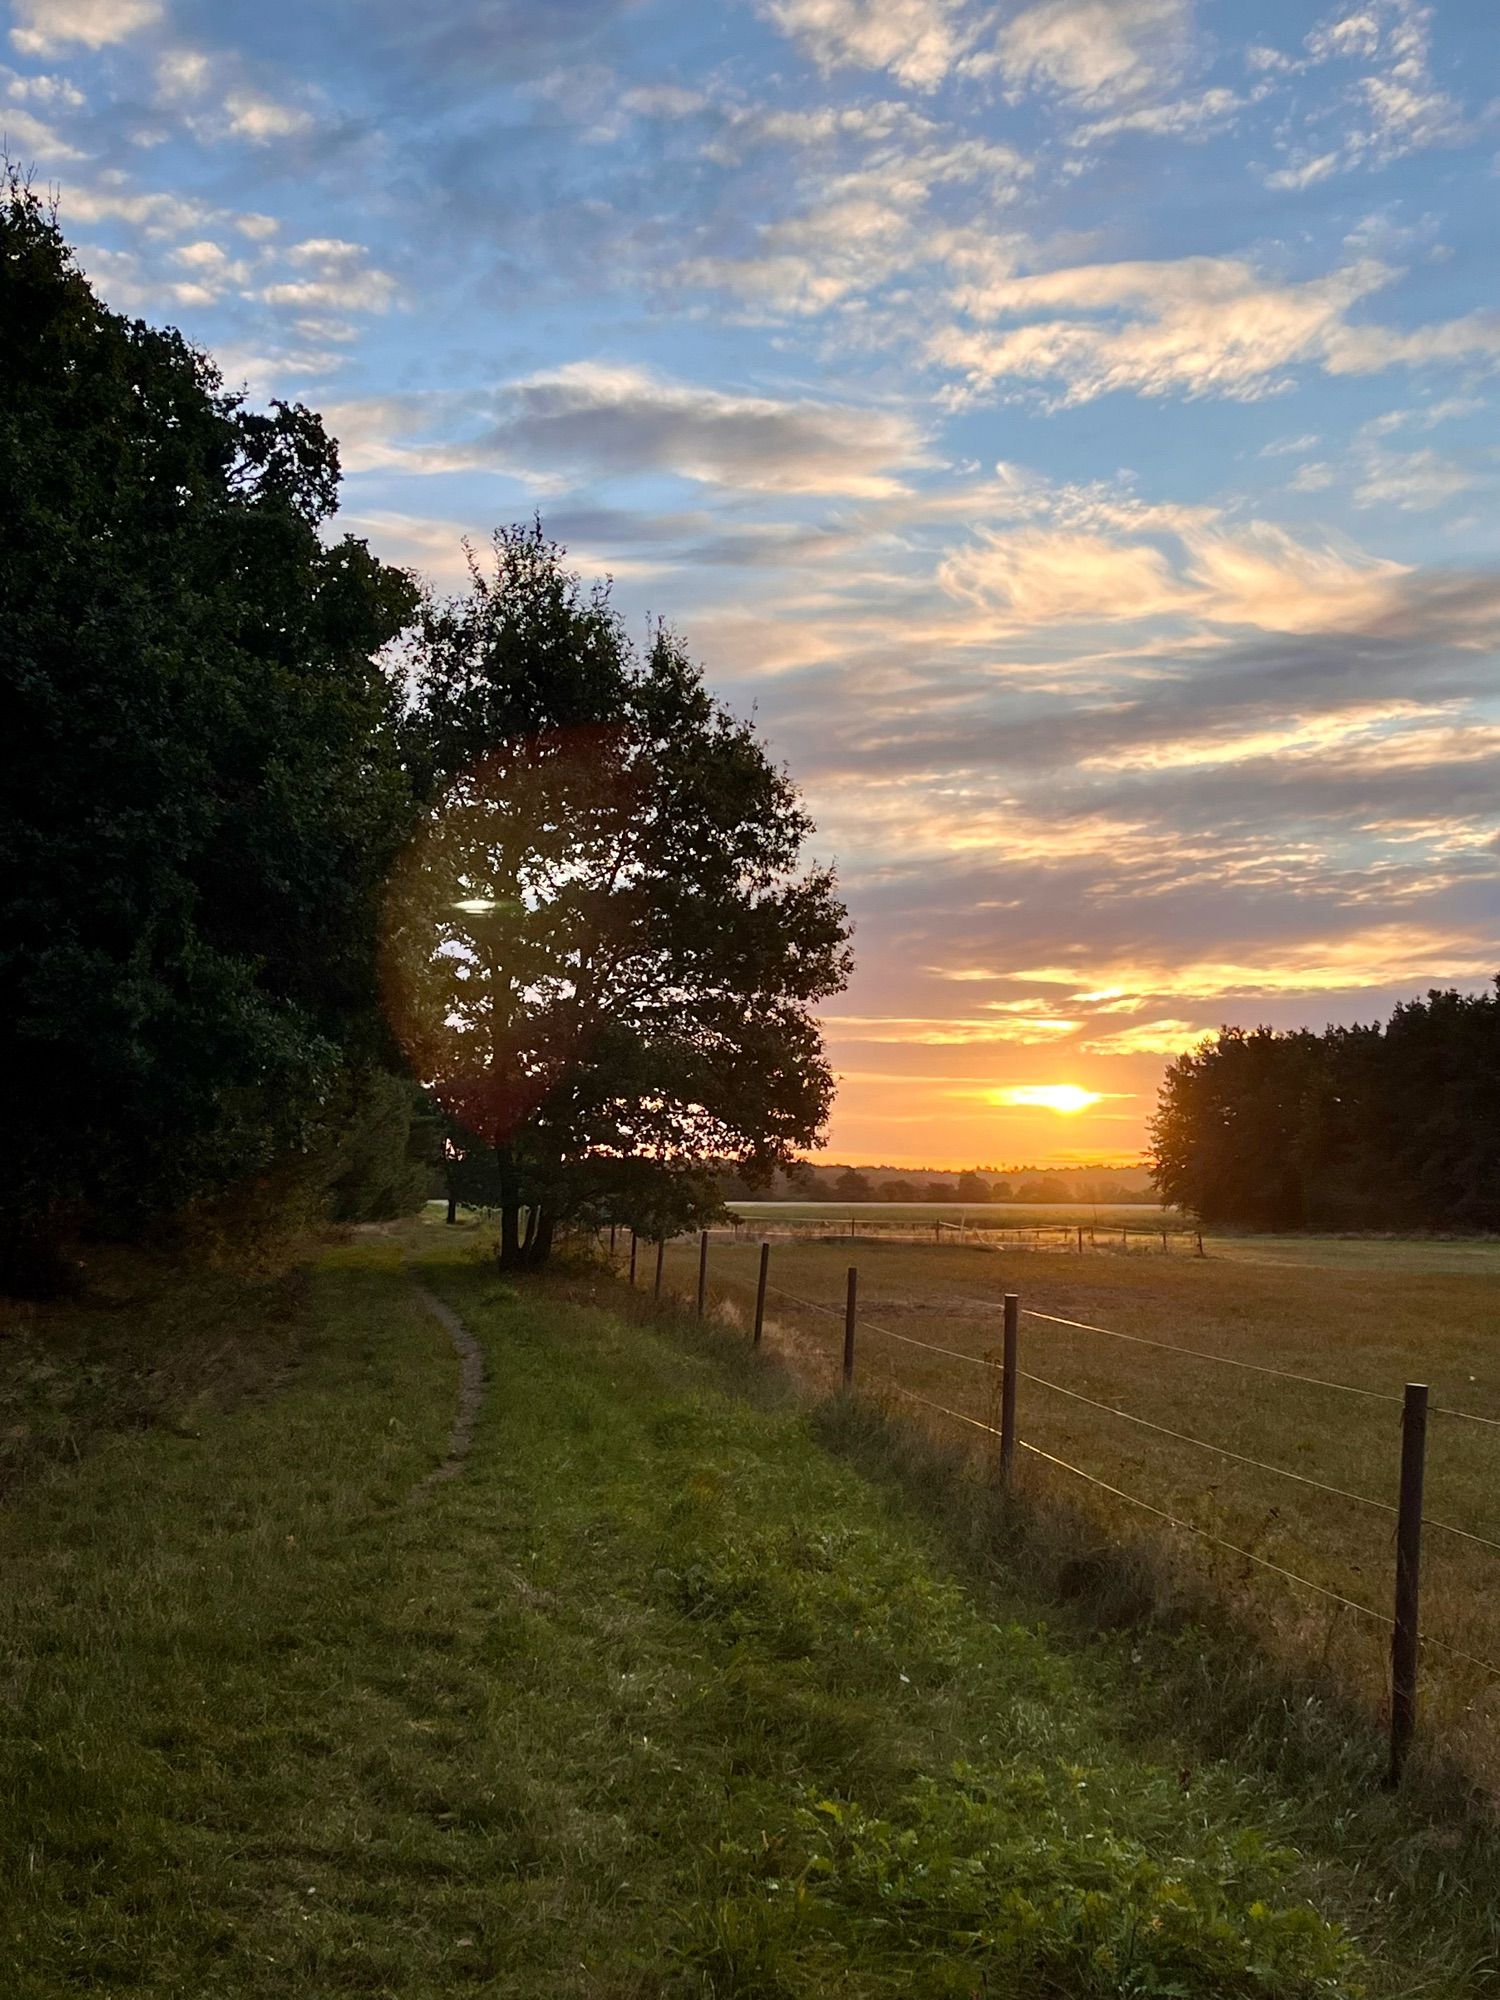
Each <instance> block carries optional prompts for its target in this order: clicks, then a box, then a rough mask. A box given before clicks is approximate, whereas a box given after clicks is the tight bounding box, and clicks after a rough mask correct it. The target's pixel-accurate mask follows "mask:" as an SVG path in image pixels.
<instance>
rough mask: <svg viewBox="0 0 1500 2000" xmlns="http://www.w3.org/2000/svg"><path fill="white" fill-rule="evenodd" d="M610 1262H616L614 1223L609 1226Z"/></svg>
mask: <svg viewBox="0 0 1500 2000" xmlns="http://www.w3.org/2000/svg"><path fill="white" fill-rule="evenodd" d="M609 1261H610V1262H611V1263H613V1262H614V1261H615V1225H614V1224H613V1223H611V1224H610V1225H609Z"/></svg>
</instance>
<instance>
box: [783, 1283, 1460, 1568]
mask: <svg viewBox="0 0 1500 2000" xmlns="http://www.w3.org/2000/svg"><path fill="white" fill-rule="evenodd" d="M766 1290H767V1292H768V1293H770V1292H775V1293H776V1295H777V1297H778V1298H784V1299H788V1300H790V1301H791V1302H792V1303H793V1304H794V1305H800V1306H805V1307H806V1308H807V1309H808V1310H809V1311H811V1312H821V1313H827V1314H829V1315H830V1316H831V1317H832V1318H834V1319H842V1318H843V1310H842V1308H841V1307H838V1306H825V1305H822V1304H820V1303H819V1302H818V1301H817V1300H816V1299H804V1298H801V1297H800V1296H799V1295H798V1294H797V1293H795V1292H788V1291H784V1290H782V1289H781V1288H780V1287H779V1286H775V1285H767V1286H766ZM1021 1310H1022V1314H1023V1316H1024V1317H1028V1318H1031V1319H1042V1320H1051V1321H1054V1322H1056V1323H1057V1324H1059V1325H1062V1326H1074V1327H1078V1328H1080V1329H1081V1330H1082V1331H1084V1332H1087V1333H1104V1334H1108V1335H1109V1336H1110V1338H1111V1339H1114V1340H1128V1341H1134V1342H1138V1343H1139V1344H1140V1345H1142V1346H1145V1347H1162V1348H1165V1349H1166V1350H1167V1352H1169V1353H1173V1354H1191V1355H1193V1356H1194V1358H1195V1359H1198V1360H1203V1361H1226V1362H1227V1363H1228V1364H1229V1365H1230V1366H1231V1367H1236V1368H1255V1369H1256V1371H1257V1372H1258V1373H1261V1374H1270V1375H1278V1376H1281V1377H1283V1378H1284V1379H1286V1380H1288V1381H1293V1382H1319V1383H1322V1385H1323V1386H1324V1387H1327V1388H1337V1389H1348V1390H1349V1392H1350V1393H1351V1394H1352V1395H1356V1396H1370V1397H1376V1398H1378V1399H1379V1400H1380V1401H1382V1402H1391V1403H1395V1404H1397V1405H1398V1406H1399V1405H1400V1402H1401V1398H1400V1397H1399V1396H1386V1395H1383V1394H1382V1393H1381V1392H1380V1391H1379V1390H1376V1389H1360V1388H1356V1387H1354V1386H1353V1385H1352V1384H1349V1383H1343V1382H1324V1380H1323V1378H1322V1377H1321V1376H1315V1375H1307V1376H1303V1375H1294V1374H1292V1373H1291V1372H1290V1371H1288V1370H1286V1369H1274V1368H1261V1367H1260V1366H1259V1364H1258V1363H1255V1362H1242V1361H1235V1360H1233V1359H1232V1357H1230V1356H1227V1355H1217V1354H1202V1353H1201V1352H1200V1351H1199V1350H1198V1349H1196V1348H1191V1347H1175V1346H1173V1345H1172V1344H1171V1343H1170V1342H1167V1341H1160V1340H1147V1339H1146V1338H1145V1336H1144V1335H1141V1334H1132V1333H1116V1332H1115V1331H1114V1330H1113V1329H1112V1328H1110V1327H1102V1326H1090V1325H1088V1324H1087V1322H1086V1321H1083V1320H1065V1319H1062V1318H1061V1316H1060V1315H1059V1314H1057V1313H1039V1312H1034V1311H1032V1310H1031V1309H1030V1308H1029V1307H1022V1309H1021ZM858 1327H859V1331H860V1332H861V1333H875V1334H880V1335H882V1336H883V1337H884V1338H885V1339H887V1340H898V1341H900V1342H901V1343H902V1345H903V1346H906V1347H916V1348H921V1349H923V1350H924V1351H925V1352H926V1353H928V1354H939V1355H942V1356H944V1357H945V1358H946V1359H948V1360H951V1361H965V1362H968V1363H969V1365H970V1366H971V1367H975V1368H987V1369H989V1370H990V1372H991V1373H992V1374H995V1375H1003V1374H1004V1369H1003V1368H1002V1366H1001V1364H1000V1363H999V1362H998V1361H994V1360H991V1359H990V1358H989V1357H987V1356H985V1355H980V1354H965V1353H964V1352H963V1351H962V1350H961V1349H960V1348H956V1347H943V1346H941V1345H939V1343H938V1342H936V1341H932V1340H918V1339H917V1338H916V1336H915V1335H914V1334H910V1333H898V1332H897V1331H896V1329H895V1328H894V1327H890V1326H881V1325H879V1324H878V1322H876V1321H874V1320H867V1319H864V1318H861V1319H860V1320H859V1322H858ZM1016 1375H1017V1380H1018V1381H1022V1382H1032V1383H1035V1385H1036V1386H1037V1387H1038V1388H1040V1389H1049V1390H1051V1391H1052V1393H1053V1394H1054V1395H1058V1396H1066V1397H1067V1398H1068V1399H1069V1400H1070V1401H1071V1402H1075V1403H1084V1404H1087V1406H1088V1407H1089V1408H1090V1409H1093V1410H1100V1411H1102V1412H1103V1413H1104V1414H1105V1415H1106V1416H1111V1417H1118V1418H1120V1419H1121V1421H1122V1422H1124V1423H1127V1424H1136V1425H1138V1426H1139V1427H1140V1428H1141V1429H1142V1430H1148V1431H1154V1432H1155V1433H1156V1434H1157V1435H1158V1436H1160V1437H1165V1438H1171V1439H1172V1440H1173V1441H1174V1442H1175V1443H1177V1444H1190V1445H1193V1446H1195V1447H1196V1448H1197V1449H1198V1450H1199V1451H1210V1452H1214V1453H1216V1454H1217V1455H1218V1456H1219V1457H1220V1458H1225V1459H1229V1460H1231V1461H1232V1462H1233V1463H1234V1464H1236V1465H1247V1466H1250V1467H1251V1468H1252V1469H1253V1470H1254V1471H1256V1472H1265V1473H1269V1474H1270V1475H1271V1476H1272V1477H1273V1478H1276V1479H1288V1480H1291V1481H1292V1482H1294V1484H1296V1485H1298V1486H1307V1487H1311V1488H1312V1489H1313V1490H1314V1491H1315V1492H1319V1493H1327V1494H1329V1495H1330V1496H1331V1497H1332V1498H1334V1499H1337V1500H1347V1501H1350V1502H1351V1503H1352V1504H1353V1505H1355V1506H1358V1507H1370V1508H1373V1509H1375V1510H1376V1511H1377V1512H1378V1513H1382V1514H1390V1515H1394V1514H1397V1513H1398V1512H1399V1509H1398V1508H1397V1507H1396V1506H1395V1505H1394V1504H1393V1503H1392V1502H1391V1501H1389V1500H1377V1499H1375V1498H1374V1496H1373V1495H1371V1494H1368V1493H1356V1492H1354V1491H1352V1489H1350V1488H1349V1487H1347V1486H1334V1485H1332V1484H1331V1483H1330V1482H1329V1481H1327V1480H1323V1479H1314V1478H1312V1477H1311V1476H1310V1475H1309V1474H1308V1473H1305V1472H1294V1471H1292V1469H1291V1467H1290V1466H1286V1465H1273V1464H1272V1463H1271V1462H1270V1461H1269V1460H1268V1459H1262V1458H1252V1457H1250V1456H1249V1455H1248V1453H1246V1452H1242V1451H1234V1450H1232V1449H1231V1448H1230V1447H1229V1446H1228V1445H1223V1444H1216V1443H1215V1442H1214V1441H1213V1439H1212V1438H1201V1437H1195V1436H1194V1435H1193V1434H1192V1433H1191V1432H1190V1431H1179V1430H1174V1429H1172V1428H1171V1426H1170V1425H1167V1424H1159V1423H1157V1422H1155V1420H1154V1419H1153V1418H1151V1417H1143V1416H1139V1415H1138V1414H1137V1413H1136V1412H1135V1411H1134V1410H1122V1409H1121V1408H1120V1407H1119V1405H1118V1404H1116V1403H1105V1402H1101V1401H1100V1400H1099V1399H1098V1398H1097V1397H1094V1396H1086V1395H1084V1394H1083V1392H1082V1391H1081V1390H1078V1389H1069V1388H1067V1387H1066V1386H1065V1385H1064V1384H1063V1383H1061V1382H1052V1381H1049V1380H1048V1378H1047V1377H1046V1376H1045V1375H1034V1374H1031V1373H1030V1372H1029V1371H1028V1370H1027V1369H1024V1368H1021V1369H1018V1370H1017V1371H1016ZM901 1393H902V1394H908V1393H910V1392H909V1391H905V1390H903V1391H901ZM919 1400H920V1399H919ZM932 1407H933V1408H934V1409H938V1408H940V1407H942V1406H941V1405H939V1404H936V1403H934V1404H933V1405H932ZM1437 1407H1438V1408H1441V1407H1442V1406H1441V1405H1438V1406H1437ZM947 1414H949V1415H952V1414H954V1413H953V1412H951V1411H950V1412H947ZM1451 1414H1453V1415H1455V1416H1462V1415H1466V1414H1467V1412H1464V1411H1453V1412H1452V1413H1451ZM1477 1421H1479V1422H1481V1423H1487V1422H1489V1421H1490V1420H1489V1419H1488V1418H1483V1417H1481V1418H1479V1419H1477ZM1033 1448H1034V1447H1028V1449H1033ZM1086 1476H1087V1475H1084V1474H1080V1477H1086ZM1140 1504H1141V1505H1142V1506H1144V1505H1145V1504H1146V1503H1145V1502H1144V1501H1142V1502H1141V1503H1140ZM1422 1525H1423V1527H1424V1528H1433V1529H1435V1530H1436V1531H1437V1532H1438V1533H1440V1534H1444V1535H1454V1536H1456V1537H1457V1538H1458V1539H1459V1540H1461V1541H1465V1542H1472V1543H1474V1545H1475V1546H1476V1547H1477V1548H1482V1549H1488V1550H1490V1551H1491V1552H1492V1553H1493V1554H1495V1555H1500V1542H1497V1541H1494V1540H1492V1539H1491V1538H1490V1537H1489V1536H1488V1535H1481V1534H1479V1533H1477V1532H1476V1531H1475V1530H1474V1529H1473V1528H1461V1527H1459V1526H1458V1524H1457V1523H1456V1522H1453V1521H1443V1520H1439V1519H1438V1518H1437V1517H1436V1516H1435V1515H1431V1514H1424V1515H1423V1516H1422ZM1226 1546H1227V1545H1226Z"/></svg>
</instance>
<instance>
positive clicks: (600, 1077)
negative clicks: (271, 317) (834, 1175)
mask: <svg viewBox="0 0 1500 2000" xmlns="http://www.w3.org/2000/svg"><path fill="white" fill-rule="evenodd" d="M414 741H415V744H416V746H417V756H418V758H419V759H421V760H424V761H425V766H426V769H427V772H428V774H429V777H430V782H431V799H432V802H431V806H430V809H429V810H428V812H427V813H426V815H425V818H424V820H423V823H422V825H421V829H420V832H419V834H418V837H417V838H416V840H415V841H414V842H413V844H412V846H411V848H410V850H409V851H408V853H407V854H406V856H405V858H404V860H403V861H402V863H401V864H400V865H399V866H398V868H397V870H396V873H395V876H394V879H393V882H392V887H391V891H390V896H389V904H388V911H387V922H386V926H385V934H384V947H383V961H382V963H383V972H382V978H383V989H384V993H385V996H386V1003H387V1009H388V1015H389V1018H390V1019H391V1020H392V1022H393V1023H394V1024H395V1026H396V1027H397V1030H398V1033H399V1034H400V1037H401V1039H402V1041H403V1042H404V1044H405V1046H406V1048H407V1050H408V1052H409V1056H410V1059H411V1061H412V1063H413V1065H414V1068H415V1070H416V1073H417V1074H418V1076H420V1077H421V1078H422V1079H423V1081H424V1082H426V1083H428V1084H429V1085H430V1086H431V1088H432V1089H433V1091H434V1092H435V1094H436V1095H437V1096H438V1098H439V1099H440V1101H441V1102H442V1103H443V1104H444V1106H445V1107H446V1109H447V1110H448V1111H449V1112H450V1114H451V1115H452V1116H453V1117H455V1118H456V1119H458V1120H459V1122H460V1123H461V1124H462V1125H463V1126H464V1127H465V1128H466V1129H467V1130H468V1131H470V1132H472V1133H475V1134H477V1135H479V1136H480V1137H482V1138H483V1139H484V1140H485V1141H486V1142H487V1143H488V1144H489V1145H491V1146H492V1147H493V1148H494V1152H495V1160H496V1167H497V1173H498V1180H499V1187H500V1208H501V1239H500V1256H501V1262H502V1264H505V1265H511V1266H513V1265H519V1264H528V1263H539V1262H541V1261H543V1260H544V1259H545V1258H546V1257H547V1255H548V1253H549V1250H550V1247H551V1243H552V1237H553V1231H554V1229H555V1227H556V1225H557V1224H558V1223H559V1222H560V1221H566V1220H568V1219H570V1218H574V1217H591V1218H602V1217H606V1216H607V1217H608V1218H610V1219H614V1220H618V1221H623V1222H626V1223H629V1224H631V1225H632V1226H634V1227H636V1228H637V1229H640V1230H641V1231H642V1233H648V1232H649V1233H661V1232H664V1231H666V1230H667V1229H668V1228H677V1227H681V1226H684V1225H685V1224H687V1223H690V1222H692V1221H693V1220H695V1219H698V1218H699V1217H701V1216H706V1215H709V1214H712V1213H714V1212H716V1211H717V1208H718V1193H717V1187H716V1184H715V1181H714V1177H713V1173H712V1171H711V1169H712V1167H713V1165H714V1164H715V1163H719V1164H722V1163H723V1162H725V1161H732V1162H735V1163H736V1164H737V1165H738V1167H739V1168H740V1170H741V1171H742V1172H745V1173H748V1174H749V1175H750V1176H751V1178H752V1179H753V1180H755V1181H764V1180H765V1179H766V1178H767V1177H768V1176H769V1174H770V1172H771V1171H772V1170H773V1169H774V1168H775V1167H776V1166H777V1165H778V1164H785V1163H787V1162H789V1161H790V1160H791V1159H792V1158H793V1156H794V1154H795V1152H796V1151H797V1149H799V1148H804V1147H807V1146H811V1145H815V1144H817V1143H818V1140H819V1132H820V1128H821V1126H822V1123H823V1120H824V1117H825V1115H826V1112H827V1108H828V1104H829V1100H830V1098H831V1095H832V1088H833V1085H832V1078H831V1075H830V1072H829V1069H828V1065H827V1063H826V1061H825V1060H824V1057H823V1053H822V1047H821V1041H820V1037H819V1032H818V1028H817V1024H816V1022H815V1020H814V1018H813V1014H812V1011H811V1010H812V1007H813V1004H814V1003H815V1002H816V1001H818V1000H819V999H821V998H823V997H824V996H825V995H827V994H829V993H832V992H835V991H837V990H838V989H839V988H840V987H841V986H842V985H843V983H844V980H845V978H846V976H847V971H848V965H849V953H848V933H849V926H848V921H847V917H846V914H845V911H844V909H843V906H842V905H841V904H840V903H839V901H838V900H837V897H836V895H835V893H834V885H833V878H832V876H831V874H830V873H829V872H828V871H827V870H825V869H820V868H805V867H803V865H802V862H801V850H802V847H803V843H804V841H805V840H806V838H807V835H808V833H809V831H810V823H809V821H808V819H807V817H806V815H805V813H804V812H803V811H802V809H801V807H800V806H799V804H798V801H797V796H796V793H795V791H794V790H793V788H792V785H791V783H790V781H789V780H788V778H787V777H786V775H785V774H784V773H783V772H781V771H778V770H777V769H776V768H775V767H774V766H773V765H772V764H771V763H770V762H769V760H768V759H767V757H766V754H765V751H764V750H763V748H762V746H761V744H760V742H759V740H758V738H757V737H756V735H755V732H754V730H753V729H752V728H751V727H749V726H748V725H746V724H744V723H742V722H739V721H736V720H735V719H734V718H733V717H731V716H730V715H729V714H728V713H727V712H726V711H725V710H724V709H723V708H722V707H721V706H720V705H719V704H718V703H716V702H715V701H714V700H713V699H712V698H711V697H710V696H709V695H708V693H707V692H706V691H705V689H704V687H703V683H702V679H701V676H700V674H699V672H698V670H697V669H696V668H695V667H694V666H693V665H692V663H691V662H690V661H689V660H688V659H687V657H686V656H685V654H684V652H683V650H682V647H681V645H680V644H679V642H678V641H677V640H676V638H675V637H674V636H673V635H672V634H671V633H670V632H668V631H667V630H665V629H659V630H657V632H656V633H655V634H654V637H653V638H652V641H651V644H650V646H649V649H648V651H647V653H646V655H645V657H644V658H642V657H640V656H638V655H637V653H636V652H635V650H634V648H633V647H632V646H631V645H630V643H629V641H628V639H627V637H626V635H625V633H624V631H623V628H622V626H621V623H620V620H619V618H618V615H617V614H616V613H615V611H614V609H613V607H612V606H611V604H610V601H609V596H608V591H607V588H603V587H601V588H596V589H595V590H594V591H592V592H587V591H585V590H584V588H583V586H582V584H581V582H580V580H579V578H578V577H577V576H576V575H574V574H573V573H572V572H570V571H569V570H568V569H567V568H566V567H565V565H564V563H563V561H562V558H561V552H560V551H559V550H557V549H556V548H555V547H553V546H552V545H550V544H549V543H548V542H547V541H546V540H545V539H544V537H543V536H542V533H541V530H540V527H537V528H534V529H526V528H518V529H513V530H502V531H501V532H499V533H498V534H497V535H496V537H495V544H494V565H493V569H492V571H491V572H489V573H486V572H485V571H484V570H483V569H482V568H481V566H480V565H479V564H478V562H477V561H476V562H474V563H473V564H472V566H471V584H470V589H469V591H468V593H467V594H466V595H465V596H464V597H462V598H460V599H458V600H457V601H456V602H453V603H450V604H446V605H439V606H436V607H434V608H433V610H432V611H431V613H430V615H429V617H428V620H427V625H426V630H425V634H424V638H423V642H422V646H421V654H420V660H419V664H418V672H417V695H416V714H415V719H414ZM523 1211H525V1213H526V1218H527V1220H526V1225H525V1233H524V1235H523V1233H522V1225H521V1216H522V1212H523Z"/></svg>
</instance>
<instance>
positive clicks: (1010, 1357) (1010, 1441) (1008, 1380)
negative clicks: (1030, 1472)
mask: <svg viewBox="0 0 1500 2000" xmlns="http://www.w3.org/2000/svg"><path fill="white" fill-rule="evenodd" d="M1020 1325H1021V1301H1020V1300H1019V1299H1018V1298H1017V1297H1016V1294H1015V1293H1014V1292H1007V1293H1006V1294H1005V1347H1004V1350H1003V1359H1004V1373H1003V1374H1002V1375H1001V1378H1000V1482H1001V1484H1002V1485H1003V1486H1006V1487H1009V1485H1010V1483H1011V1481H1012V1479H1013V1478H1014V1476H1015V1469H1016V1370H1017V1368H1018V1366H1019V1362H1018V1360H1017V1350H1018V1349H1019V1347H1020V1338H1019V1335H1020Z"/></svg>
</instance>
